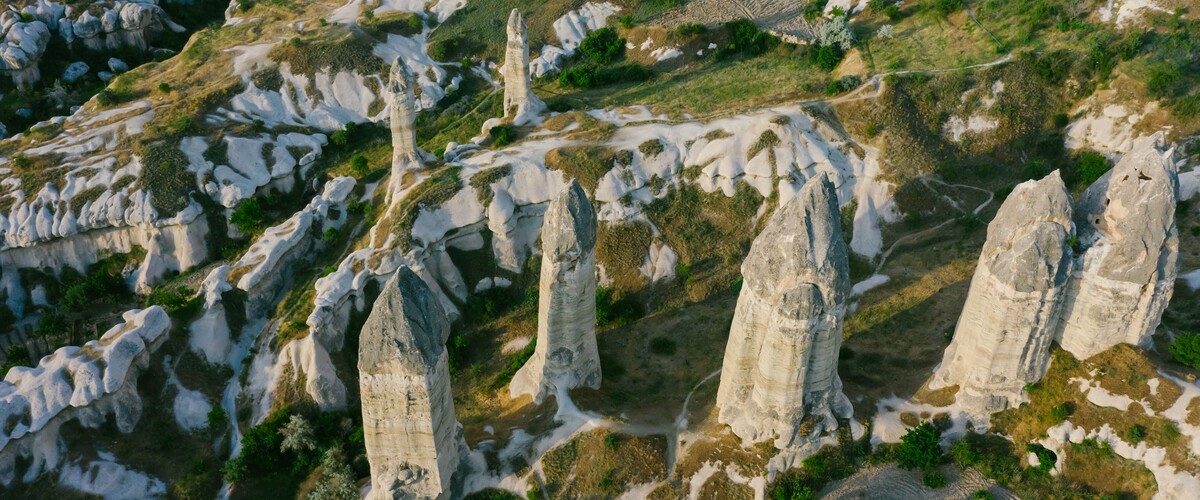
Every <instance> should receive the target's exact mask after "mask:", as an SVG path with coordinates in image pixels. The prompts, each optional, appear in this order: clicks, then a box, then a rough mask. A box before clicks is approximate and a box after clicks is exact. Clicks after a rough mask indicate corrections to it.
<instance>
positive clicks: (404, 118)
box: [387, 57, 424, 203]
mask: <svg viewBox="0 0 1200 500" xmlns="http://www.w3.org/2000/svg"><path fill="white" fill-rule="evenodd" d="M416 86H417V83H416V80H415V79H414V77H413V74H412V70H411V69H409V68H408V65H407V64H405V63H404V61H403V59H402V58H399V57H397V58H396V61H395V62H393V63H392V71H391V73H390V75H389V83H388V105H389V107H390V108H391V128H392V173H391V180H390V181H388V194H387V201H388V203H391V202H393V201H395V200H396V199H397V198H396V197H395V195H396V194H397V193H399V192H400V190H401V183H402V182H403V180H404V173H405V172H407V171H408V170H417V169H420V168H422V167H423V166H424V165H423V164H422V162H421V155H420V154H419V153H417V132H416V129H415V128H414V126H413V122H414V121H416V118H417V101H416V96H415V94H414V92H415V89H416Z"/></svg>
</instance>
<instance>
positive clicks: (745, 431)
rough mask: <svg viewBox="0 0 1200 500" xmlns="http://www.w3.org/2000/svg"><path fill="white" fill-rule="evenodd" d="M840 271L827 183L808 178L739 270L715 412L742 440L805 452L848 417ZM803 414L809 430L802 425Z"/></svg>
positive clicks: (843, 263)
mask: <svg viewBox="0 0 1200 500" xmlns="http://www.w3.org/2000/svg"><path fill="white" fill-rule="evenodd" d="M849 267H850V263H849V253H848V250H847V247H846V243H845V241H844V240H843V239H842V228H841V219H840V216H839V212H838V206H837V194H836V191H835V189H834V186H833V183H832V182H830V180H829V178H828V177H827V176H820V177H816V178H813V179H810V180H809V181H808V182H807V183H805V185H804V187H802V188H801V189H800V192H799V193H798V194H796V196H795V197H794V198H792V199H791V200H790V201H789V202H788V203H786V204H785V205H783V206H782V207H780V208H779V209H778V210H777V211H776V212H775V214H774V215H772V216H771V219H770V221H769V222H767V226H766V228H765V229H763V231H762V233H761V234H759V235H758V237H757V238H755V240H754V243H753V244H752V245H751V247H750V254H749V255H748V256H747V257H746V260H745V262H743V264H742V276H743V280H744V281H743V284H742V291H741V295H740V296H739V297H738V303H737V309H736V311H735V312H734V316H733V326H732V327H731V328H730V332H729V344H728V345H727V346H726V348H725V361H724V364H723V366H722V371H721V386H720V389H718V392H717V408H718V410H719V414H718V420H719V421H720V422H721V423H726V424H729V426H730V428H732V429H733V432H734V434H736V435H737V436H738V437H740V438H742V440H743V441H750V442H757V441H761V440H764V439H770V438H775V447H777V448H780V449H787V450H798V449H805V448H806V445H808V444H810V443H814V442H815V441H816V440H815V439H814V438H813V436H819V435H820V434H822V433H823V432H825V431H828V430H833V429H836V428H837V426H838V424H837V420H836V418H835V417H849V416H850V414H851V412H852V409H851V407H850V402H849V400H847V399H846V396H845V395H844V394H842V383H841V379H839V378H838V375H837V365H838V351H839V349H840V348H841V344H842V321H843V319H844V317H845V314H846V299H847V298H848V297H849V296H850V271H849ZM810 418H811V420H812V421H813V424H814V425H813V426H811V427H810V426H808V425H802V421H805V420H809V419H810ZM802 427H803V428H804V430H802ZM808 429H811V431H809V430H808ZM814 451H815V450H814Z"/></svg>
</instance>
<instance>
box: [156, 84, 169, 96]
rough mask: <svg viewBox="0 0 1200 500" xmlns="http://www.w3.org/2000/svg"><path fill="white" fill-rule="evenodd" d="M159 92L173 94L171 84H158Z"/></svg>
mask: <svg viewBox="0 0 1200 500" xmlns="http://www.w3.org/2000/svg"><path fill="white" fill-rule="evenodd" d="M158 91H159V92H162V93H164V94H170V93H171V84H169V83H167V82H162V83H160V84H158Z"/></svg>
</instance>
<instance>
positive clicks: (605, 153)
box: [546, 146, 617, 193]
mask: <svg viewBox="0 0 1200 500" xmlns="http://www.w3.org/2000/svg"><path fill="white" fill-rule="evenodd" d="M616 160H617V151H616V150H614V149H612V148H609V147H605V146H565V147H561V148H556V149H552V150H550V152H549V153H546V167H547V168H549V169H551V170H559V171H562V173H563V176H564V177H565V178H567V179H575V180H577V181H579V185H581V186H583V189H584V190H585V191H587V192H589V193H591V192H594V191H596V186H597V185H599V184H600V179H601V178H602V177H604V174H607V173H608V171H609V170H612V168H613V166H614V165H615V164H616Z"/></svg>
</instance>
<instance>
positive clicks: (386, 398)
mask: <svg viewBox="0 0 1200 500" xmlns="http://www.w3.org/2000/svg"><path fill="white" fill-rule="evenodd" d="M449 335H450V324H449V323H447V321H446V318H445V315H444V313H443V312H442V307H441V305H440V304H439V303H438V300H437V298H436V297H435V296H434V295H433V292H431V291H430V290H429V287H428V286H427V285H426V284H425V282H424V281H422V280H421V278H420V277H418V276H417V275H416V274H414V273H413V272H412V271H411V270H409V269H408V268H407V267H401V268H400V269H399V270H398V271H397V272H396V274H395V275H394V276H393V277H392V278H391V279H390V280H388V282H387V284H386V285H384V289H383V292H382V293H381V294H380V296H379V298H378V299H377V300H376V302H375V305H374V307H373V309H372V310H371V315H370V316H369V317H368V318H367V322H366V324H364V325H363V328H362V336H361V340H360V343H359V349H358V372H359V388H360V391H361V394H362V412H363V437H364V439H365V440H366V448H367V459H368V460H369V461H370V464H371V494H370V497H371V498H376V499H384V498H387V499H391V498H448V497H450V496H451V479H452V477H453V475H454V472H455V471H456V470H457V469H458V467H459V464H460V461H461V460H462V459H463V458H464V456H465V454H466V452H467V448H466V442H465V441H463V437H462V426H461V425H459V424H458V422H457V421H456V420H455V418H454V401H453V400H452V399H451V393H450V372H449V354H448V353H447V351H446V339H447V337H448V336H449Z"/></svg>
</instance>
